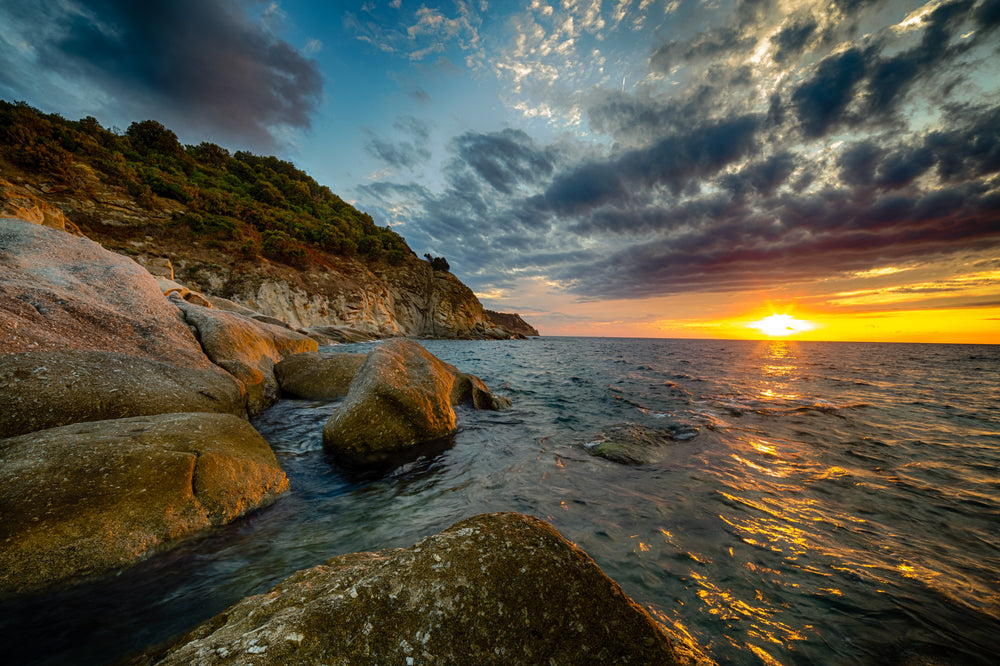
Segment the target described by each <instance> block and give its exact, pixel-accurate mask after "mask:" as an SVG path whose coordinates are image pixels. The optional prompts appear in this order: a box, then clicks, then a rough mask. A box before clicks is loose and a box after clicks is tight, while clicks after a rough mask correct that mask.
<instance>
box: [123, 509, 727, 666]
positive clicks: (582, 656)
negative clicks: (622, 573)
mask: <svg viewBox="0 0 1000 666" xmlns="http://www.w3.org/2000/svg"><path fill="white" fill-rule="evenodd" d="M133 663H135V664H143V665H146V664H154V663H155V664H163V665H164V666H166V665H172V664H189V663H199V664H204V665H206V666H210V665H216V664H220V665H221V664H245V663H254V664H259V665H261V666H268V665H271V664H275V665H277V664H282V665H286V664H303V665H304V664H373V663H383V664H414V665H417V664H643V665H661V664H662V665H668V664H689V665H695V664H698V665H702V666H705V665H708V664H711V663H712V662H711V661H710V660H709V659H708V658H707V657H705V656H704V655H703V654H702V653H701V651H700V650H699V649H698V648H697V647H696V646H694V645H692V644H690V643H689V642H687V641H686V640H685V639H683V638H682V637H680V636H679V635H675V634H673V633H672V632H670V631H669V630H667V629H666V628H664V627H663V626H661V625H659V624H658V623H657V622H656V621H654V620H653V619H652V617H651V616H650V615H649V614H648V613H647V612H646V611H645V610H643V609H642V608H641V607H640V606H639V605H638V604H637V603H636V602H634V601H633V600H632V599H630V598H629V597H628V596H627V595H626V594H625V593H624V592H623V591H622V589H621V587H619V585H618V584H617V583H615V582H614V581H613V580H611V579H610V578H608V577H607V576H606V575H605V574H604V572H603V571H601V569H600V568H599V567H598V566H597V564H596V563H595V562H594V561H593V560H592V559H591V558H590V557H589V556H588V555H587V554H586V553H584V552H583V551H582V550H580V549H579V548H577V547H576V546H574V545H573V544H571V543H570V542H569V541H567V540H566V539H565V538H563V537H562V536H561V535H560V534H559V533H558V532H557V531H556V530H555V529H554V528H553V527H552V526H550V525H549V524H548V523H545V522H543V521H542V520H539V519H538V518H534V517H531V516H525V515H522V514H517V513H499V514H484V515H480V516H476V517H473V518H469V519H466V520H463V521H461V522H459V523H456V524H454V525H452V526H451V527H449V528H448V529H446V530H445V531H443V532H441V533H440V534H436V535H433V536H429V537H427V538H425V539H423V540H421V541H419V542H418V543H416V544H415V545H414V546H412V547H411V548H408V549H405V550H403V549H389V550H383V551H379V552H377V553H354V554H350V555H342V556H340V557H335V558H333V559H331V560H329V561H328V562H326V564H324V565H320V566H317V567H313V568H312V569H306V570H303V571H299V572H298V573H296V574H294V575H292V576H291V577H290V578H288V579H286V580H285V581H283V582H282V583H279V584H278V585H277V586H276V587H274V588H273V589H272V590H270V591H269V592H267V593H266V594H262V595H258V596H253V597H248V598H246V599H244V600H243V601H241V602H239V603H237V604H236V605H234V606H232V607H231V608H229V609H228V610H226V611H225V612H223V613H222V614H220V615H219V616H217V617H215V618H213V619H211V620H208V621H207V622H205V623H203V624H201V625H200V626H198V627H196V628H195V629H193V630H192V631H191V632H189V633H188V634H186V635H185V636H183V637H181V638H180V639H178V640H177V641H176V642H175V643H173V644H172V645H170V646H168V647H166V648H164V649H162V650H159V651H154V652H149V653H147V654H145V655H142V656H141V657H139V658H137V659H135V660H134V662H133Z"/></svg>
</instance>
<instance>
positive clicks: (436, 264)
mask: <svg viewBox="0 0 1000 666" xmlns="http://www.w3.org/2000/svg"><path fill="white" fill-rule="evenodd" d="M424 257H426V258H427V261H429V262H431V268H433V269H434V270H436V271H445V272H446V273H447V272H448V271H449V270H451V266H450V265H448V260H447V259H445V258H444V257H432V256H431V255H430V254H425V255H424Z"/></svg>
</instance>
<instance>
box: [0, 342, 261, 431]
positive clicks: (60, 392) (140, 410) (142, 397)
mask: <svg viewBox="0 0 1000 666" xmlns="http://www.w3.org/2000/svg"><path fill="white" fill-rule="evenodd" d="M0 405H3V408H2V409H0V438H2V437H13V436H15V435H21V434H24V433H27V432H32V431H35V430H44V429H46V428H55V427H57V426H62V425H68V424H71V423H80V422H84V421H104V420H108V419H120V418H126V417H130V416H146V415H151V414H165V413H175V412H217V413H223V414H234V415H236V416H244V417H245V416H246V408H245V407H244V399H243V389H242V388H241V387H240V385H239V384H238V383H237V382H236V380H235V379H233V378H232V377H231V376H230V375H229V374H227V373H225V372H218V371H215V370H211V371H210V370H198V369H194V368H183V367H179V366H176V365H170V364H168V363H159V362H157V361H150V360H146V359H142V358H136V357H134V356H125V355H124V354H114V353H111V352H74V351H43V352H23V353H19V354H0Z"/></svg>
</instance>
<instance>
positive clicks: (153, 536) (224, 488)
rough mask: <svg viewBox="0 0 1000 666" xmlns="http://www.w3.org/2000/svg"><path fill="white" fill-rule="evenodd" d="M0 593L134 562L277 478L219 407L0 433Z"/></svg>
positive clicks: (233, 513)
mask: <svg viewBox="0 0 1000 666" xmlns="http://www.w3.org/2000/svg"><path fill="white" fill-rule="evenodd" d="M0 461H2V464H0V596H6V595H10V594H18V593H25V592H30V591H35V590H39V589H42V588H45V587H47V586H50V585H53V584H55V583H64V582H67V581H70V580H72V579H75V578H77V577H80V576H86V575H92V574H101V573H105V572H108V571H111V570H113V569H116V568H119V567H122V566H126V565H129V564H132V563H134V562H135V561H137V560H138V559H140V558H141V557H143V556H144V555H145V554H146V553H148V552H150V551H152V550H154V549H156V548H158V547H160V546H162V545H163V544H166V543H167V542H170V541H173V540H176V539H179V538H182V537H184V536H187V535H189V534H191V533H192V532H195V531H197V530H200V529H203V528H205V527H208V526H210V525H221V524H223V523H226V522H229V521H231V520H233V519H234V518H236V517H237V516H240V515H242V514H244V513H246V512H248V511H250V510H252V509H254V508H256V507H259V506H261V505H263V504H266V503H268V502H269V501H271V500H272V499H273V498H274V497H275V496H276V495H277V494H279V493H281V492H283V491H285V490H286V489H287V487H288V479H287V478H286V477H285V474H284V472H282V471H281V468H280V467H279V466H278V463H277V460H276V459H275V457H274V453H273V452H272V451H271V448H270V447H269V446H268V444H267V442H265V441H264V439H263V438H262V437H261V436H260V435H259V434H258V433H257V431H256V430H254V429H253V427H252V426H251V425H250V424H249V423H247V422H246V421H244V420H242V419H240V418H237V417H235V416H231V415H225V414H162V415H158V416H142V417H135V418H129V419H117V420H111V421H97V422H93V423H78V424H74V425H69V426H64V427H61V428H52V429H49V430H43V431H39V432H34V433H31V434H29V435H22V436H20V437H13V438H9V439H3V440H0Z"/></svg>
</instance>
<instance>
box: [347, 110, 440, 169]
mask: <svg viewBox="0 0 1000 666" xmlns="http://www.w3.org/2000/svg"><path fill="white" fill-rule="evenodd" d="M393 128H394V129H395V130H396V132H397V133H398V134H399V135H401V136H403V137H405V138H402V139H399V140H395V141H393V140H389V139H386V138H384V137H382V136H380V135H378V134H376V133H375V132H374V131H373V130H371V129H365V130H363V131H364V133H365V134H366V136H367V138H366V140H365V144H364V148H365V152H367V153H368V154H369V155H371V156H372V157H374V158H376V159H378V160H381V161H382V162H384V163H385V164H386V165H387V166H390V167H394V168H397V169H410V168H413V167H415V166H417V165H418V164H420V163H422V162H426V161H427V160H429V159H430V158H431V150H430V147H429V139H430V126H429V125H428V124H427V123H425V122H424V121H422V120H420V119H419V118H415V117H413V116H400V117H397V118H396V120H395V122H394V123H393Z"/></svg>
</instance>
